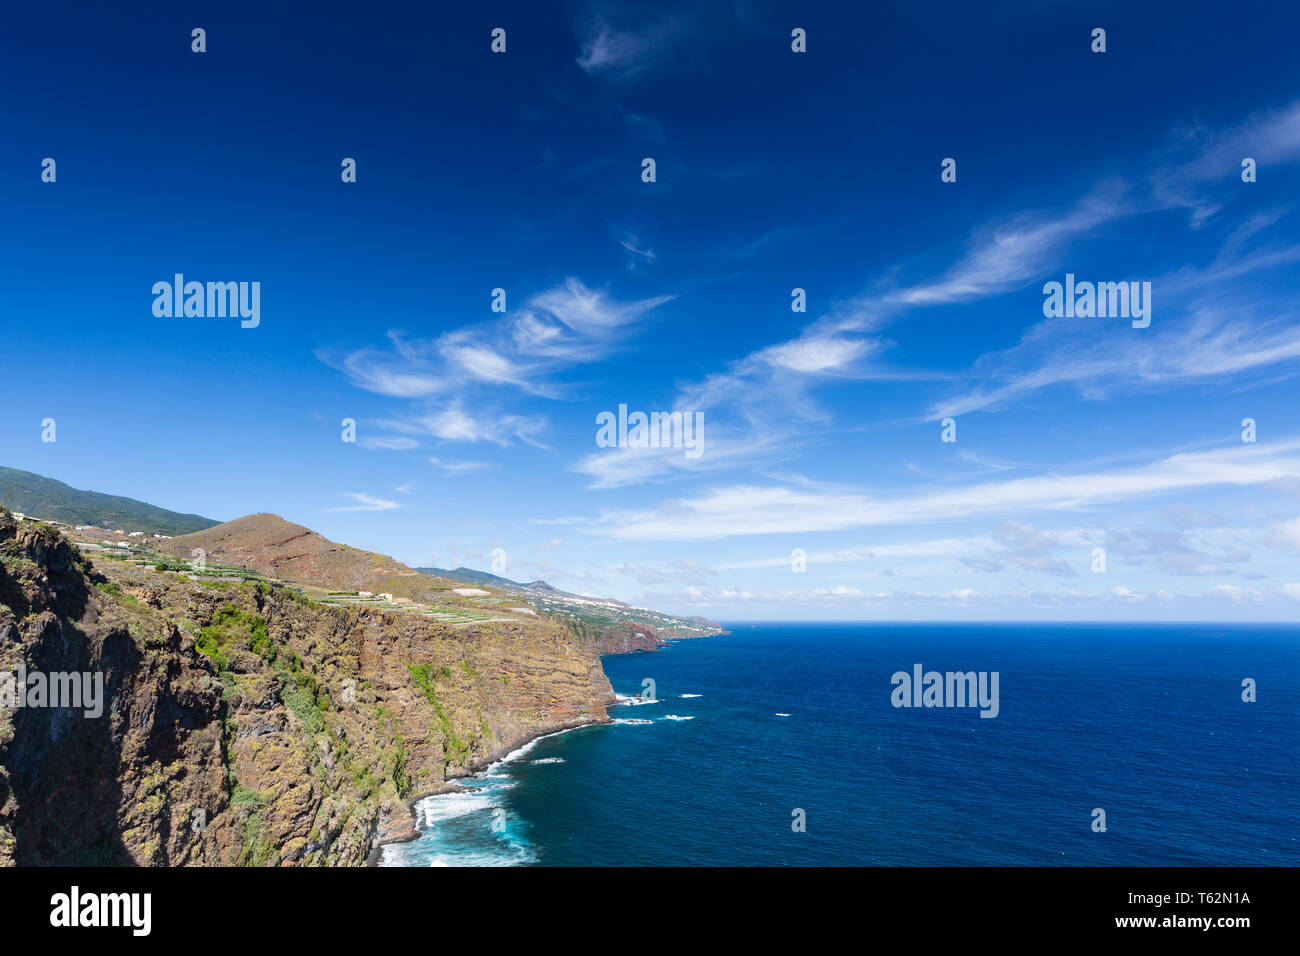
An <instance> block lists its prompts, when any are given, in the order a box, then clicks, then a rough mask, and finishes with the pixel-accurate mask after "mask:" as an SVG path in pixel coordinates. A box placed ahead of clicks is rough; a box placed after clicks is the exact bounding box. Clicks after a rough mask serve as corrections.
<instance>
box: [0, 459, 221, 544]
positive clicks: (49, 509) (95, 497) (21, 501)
mask: <svg viewBox="0 0 1300 956" xmlns="http://www.w3.org/2000/svg"><path fill="white" fill-rule="evenodd" d="M0 504H5V505H7V506H8V508H9V510H10V511H17V512H21V513H22V514H26V515H29V516H31V517H33V518H46V519H49V520H52V521H63V522H66V523H68V524H93V525H99V526H100V527H109V528H124V529H126V530H127V531H145V532H149V533H151V534H172V535H179V534H189V533H190V532H193V531H202V530H204V529H205V528H211V527H212V526H213V525H215V524H217V523H218V522H216V521H213V520H212V519H211V518H204V517H203V516H202V515H187V514H178V513H177V512H175V511H168V510H167V509H166V508H159V507H157V506H155V505H151V504H147V503H146V502H143V501H136V500H135V499H134V498H124V497H122V496H121V495H105V494H101V493H100V492H98V491H80V490H78V489H76V488H71V487H69V486H68V485H65V484H64V483H63V482H61V481H55V480H54V479H53V478H46V477H44V476H43V475H34V474H32V473H31V472H30V471H19V470H18V469H17V468H4V467H0Z"/></svg>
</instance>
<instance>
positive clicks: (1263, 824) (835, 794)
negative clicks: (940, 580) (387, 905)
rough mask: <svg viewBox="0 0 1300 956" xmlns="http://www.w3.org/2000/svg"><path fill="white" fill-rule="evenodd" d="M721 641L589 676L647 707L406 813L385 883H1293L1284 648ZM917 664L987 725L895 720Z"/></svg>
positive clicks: (1178, 628) (1294, 805)
mask: <svg viewBox="0 0 1300 956" xmlns="http://www.w3.org/2000/svg"><path fill="white" fill-rule="evenodd" d="M727 627H728V628H729V629H730V630H731V632H732V633H730V634H728V635H725V636H719V637H710V638H702V639H697V640H690V641H681V642H678V643H676V644H673V645H671V646H669V647H666V648H664V649H663V650H661V651H660V652H658V653H654V654H633V655H626V656H616V657H607V658H605V659H604V663H605V670H606V673H608V674H609V678H610V681H611V682H612V683H613V686H614V689H615V691H617V692H619V693H620V694H623V695H627V696H636V695H639V694H641V692H642V686H643V685H642V682H643V680H644V679H645V678H651V679H652V680H653V681H654V682H655V690H656V696H657V702H655V703H643V704H638V705H635V706H633V705H624V706H620V707H615V708H613V709H612V710H611V716H613V717H615V718H616V722H615V723H614V724H613V725H609V726H600V727H590V728H584V729H580V730H575V731H571V732H568V733H564V734H559V735H556V736H553V737H549V738H545V739H543V740H540V741H538V742H536V743H535V744H534V745H532V746H531V747H530V748H528V749H526V751H525V752H523V753H521V754H519V755H517V756H515V757H514V758H513V759H511V760H508V761H506V762H504V763H501V764H498V765H497V766H495V767H494V768H492V769H491V770H490V771H488V772H486V773H484V774H482V775H480V776H478V777H475V778H470V779H467V780H464V781H461V782H462V783H465V784H466V785H468V786H471V787H473V788H474V790H473V791H472V792H470V793H461V794H449V795H443V796H438V797H432V798H429V799H427V800H425V801H423V802H422V803H421V805H420V817H421V818H420V820H419V823H420V824H421V826H422V828H423V829H424V833H423V835H422V837H421V838H420V839H419V840H417V841H416V842H414V843H409V844H404V845H400V846H394V847H388V848H386V850H385V862H386V863H389V864H398V865H410V866H429V865H452V866H455V865H473V864H534V865H568V866H572V865H585V864H599V865H614V866H617V865H711V864H722V865H751V866H752V865H778V866H781V865H789V866H808V865H833V864H839V865H843V864H848V865H861V864H886V865H898V864H910V865H1030V866H1042V865H1047V866H1055V865H1079V866H1090V865H1171V866H1180V865H1211V866H1213V865H1280V864H1285V865H1291V866H1295V865H1297V864H1300V784H1298V783H1297V762H1298V761H1300V627H1291V626H1268V625H1263V626H1261V625H1221V624H1207V625H1181V624H1180V625H1151V626H1147V625H1132V624H1124V625H1077V624H1075V625H1041V624H1026V625H1020V624H1012V625H1007V624H989V625H969V624H962V625H947V624H942V625H940V624H923V625H907V624H852V625H835V624H830V625H820V624H817V625H810V624H730V625H727ZM915 664H921V665H922V666H923V668H924V670H926V671H930V670H935V671H940V672H947V671H976V672H980V671H983V672H993V671H996V672H998V674H999V685H998V702H999V712H998V715H997V716H996V717H994V718H981V717H980V716H979V709H978V708H975V707H968V708H957V707H932V708H926V707H920V708H896V707H894V706H893V705H892V703H891V694H892V693H893V691H894V685H893V684H892V683H891V675H893V674H894V673H895V672H898V671H905V672H908V673H909V674H910V673H911V671H912V669H913V665H915ZM1244 678H1252V679H1253V680H1254V681H1255V682H1256V694H1257V700H1256V701H1255V702H1253V703H1247V702H1244V701H1243V700H1242V691H1243V688H1242V681H1243V679H1244ZM783 714H786V715H788V716H780V715H783ZM1097 808H1100V809H1102V810H1104V811H1105V815H1106V818H1105V823H1106V830H1105V832H1094V830H1093V826H1094V815H1093V811H1094V809H1097ZM796 810H802V811H803V812H804V818H805V821H806V829H805V830H804V832H795V831H794V830H793V829H792V822H793V821H794V819H795V816H794V814H795V811H796Z"/></svg>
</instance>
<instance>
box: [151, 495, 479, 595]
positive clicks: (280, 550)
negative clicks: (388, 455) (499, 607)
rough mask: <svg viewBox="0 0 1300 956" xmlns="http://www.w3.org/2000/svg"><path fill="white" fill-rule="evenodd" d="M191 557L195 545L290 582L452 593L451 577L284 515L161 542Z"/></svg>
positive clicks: (209, 556) (214, 558) (218, 559)
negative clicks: (444, 577)
mask: <svg viewBox="0 0 1300 956" xmlns="http://www.w3.org/2000/svg"><path fill="white" fill-rule="evenodd" d="M158 547H159V549H160V550H162V551H163V552H164V553H166V554H169V555H171V556H172V557H174V558H177V559H179V560H182V561H189V560H191V557H192V555H193V552H194V550H195V549H199V550H201V551H203V552H204V554H205V555H206V560H207V561H208V562H210V563H218V564H225V565H233V566H236V567H245V568H252V569H253V570H255V571H260V572H262V573H263V574H266V575H269V576H271V577H275V578H279V579H280V580H284V581H294V582H299V583H305V584H312V585H315V586H317V587H321V588H329V589H333V590H338V591H372V592H375V593H381V592H387V593H391V594H393V595H395V596H400V597H408V598H421V597H425V598H427V597H430V596H431V595H432V594H433V592H435V591H444V592H445V591H447V590H449V589H450V588H452V587H453V586H454V585H453V584H452V582H450V581H445V580H441V579H439V578H430V577H429V576H427V575H422V574H420V573H419V572H418V571H415V570H413V569H411V568H408V567H407V566H406V565H404V564H402V563H400V562H398V561H395V560H393V559H392V558H390V557H387V556H386V555H382V554H375V553H373V552H371V551H362V550H361V549H360V548H353V547H349V546H348V545H346V544H337V543H336V542H333V541H331V540H329V539H328V538H326V537H324V536H323V535H320V534H317V533H316V532H315V531H312V530H311V529H309V528H304V527H303V526H302V525H300V524H294V523H293V522H291V521H285V520H284V519H283V518H281V517H280V516H279V515H273V514H254V515H246V516H244V517H243V518H236V519H235V520H234V521H227V522H225V523H224V524H219V525H216V526H215V527H212V528H208V529H206V530H204V531H198V532H195V533H194V534H187V535H183V536H181V537H179V538H173V539H172V540H170V541H165V542H162V543H161V544H159V545H158Z"/></svg>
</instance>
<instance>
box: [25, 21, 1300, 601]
mask: <svg viewBox="0 0 1300 956" xmlns="http://www.w3.org/2000/svg"><path fill="white" fill-rule="evenodd" d="M96 6H97V5H96ZM96 6H92V5H89V4H87V5H77V4H71V5H60V6H59V8H58V10H57V11H55V10H51V9H49V8H44V7H31V6H30V5H27V6H21V5H10V6H9V7H8V8H6V9H5V10H4V11H3V12H2V13H0V84H2V85H3V88H4V89H5V90H6V94H5V96H4V98H3V100H2V101H0V122H3V128H4V135H3V137H0V181H3V183H4V184H5V185H4V188H3V189H0V216H2V217H3V221H4V222H5V223H6V224H7V225H8V226H9V228H7V229H5V230H3V231H0V262H2V263H3V274H4V284H5V296H4V305H3V313H2V314H3V323H4V331H5V345H6V351H7V354H6V358H5V361H4V369H5V371H4V374H3V376H0V403H2V404H3V407H4V409H5V414H4V415H3V416H2V417H0V449H2V450H3V454H2V455H0V463H3V464H6V465H10V466H13V467H18V468H24V469H28V470H31V471H36V472H39V473H42V474H46V475H49V476H51V477H55V478H58V479H60V480H63V481H66V482H68V483H69V484H72V485H74V486H76V487H89V488H93V489H95V490H99V491H105V492H111V493H116V494H126V495H131V496H133V497H137V498H141V499H144V500H146V501H150V502H153V503H156V504H159V505H163V506H165V507H169V508H174V509H177V510H180V511H195V512H199V513H202V514H205V515H208V516H211V517H213V518H217V519H223V520H225V519H230V518H234V517H237V516H239V515H243V514H247V513H250V512H256V511H272V512H275V513H277V514H280V515H283V516H284V517H285V518H287V519H289V520H292V521H296V522H299V523H302V524H305V525H307V526H309V527H311V528H314V529H316V530H318V531H320V532H321V533H323V534H326V535H328V536H329V537H331V538H334V539H336V540H340V541H345V542H348V543H350V544H354V545H357V546H360V547H366V548H370V549H373V550H377V551H381V552H384V553H389V554H392V555H394V556H395V557H397V558H399V559H400V560H403V561H405V562H407V563H409V564H415V565H430V564H436V565H441V566H455V565H458V564H465V565H468V566H471V567H477V568H482V569H488V568H489V566H490V560H491V559H490V555H491V554H492V552H493V549H495V548H501V549H503V551H504V554H505V557H506V561H507V566H506V568H505V573H506V574H507V575H509V576H511V577H514V578H517V579H525V580H526V579H534V578H545V579H547V580H548V581H550V582H551V583H552V584H555V585H556V586H558V587H563V588H567V589H570V590H574V591H579V592H583V593H592V594H600V595H607V596H614V597H619V598H622V599H625V600H629V601H632V602H634V603H638V604H643V605H647V606H651V607H655V608H659V609H662V610H668V611H678V612H688V613H702V614H708V615H711V616H715V617H720V618H723V619H730V620H736V619H742V618H763V619H775V618H797V619H895V618H897V619H1010V618H1017V619H1019V618H1025V619H1059V620H1076V619H1078V620H1122V619H1155V620H1162V619H1169V620H1177V619H1200V620H1212V619H1213V620H1251V619H1259V620H1290V619H1294V616H1295V614H1296V612H1297V611H1298V610H1300V420H1297V416H1296V404H1297V403H1296V398H1297V397H1298V392H1297V387H1296V379H1295V376H1296V373H1297V371H1300V327H1298V326H1297V321H1296V319H1297V315H1296V306H1295V294H1296V291H1297V285H1300V282H1298V277H1300V232H1298V231H1297V215H1298V213H1297V210H1296V197H1297V196H1298V195H1300V191H1298V190H1297V186H1298V185H1300V79H1298V78H1297V75H1296V72H1295V69H1294V63H1295V57H1294V50H1293V38H1294V36H1295V34H1296V30H1297V28H1298V27H1300V13H1297V12H1296V10H1295V8H1294V6H1293V5H1288V4H1256V3H1250V2H1245V3H1237V4H1233V5H1232V7H1231V9H1230V10H1228V11H1226V12H1225V10H1224V9H1223V8H1222V6H1221V5H1212V4H1200V3H1184V4H1179V5H1178V6H1177V8H1176V11H1175V12H1169V11H1165V12H1162V11H1159V10H1154V9H1133V7H1134V5H1133V4H1128V3H1125V4H1089V5H1087V6H1086V7H1085V6H1084V5H1077V4H1067V3H993V4H988V5H983V4H982V5H979V6H978V9H976V8H975V7H974V5H965V4H963V5H957V4H952V5H940V6H939V7H938V8H935V7H932V6H925V7H917V6H916V5H915V4H906V3H898V4H874V5H871V6H870V7H865V6H863V5H860V4H858V5H848V4H843V5H835V6H826V7H825V8H821V7H820V6H819V8H818V9H817V10H816V11H813V12H808V11H806V10H804V9H802V8H801V6H800V5H793V4H776V3H770V4H768V3H760V2H733V3H703V4H701V3H690V4H668V3H654V4H630V3H624V4H617V5H614V4H601V3H571V4H549V3H548V4H493V5H490V6H479V5H475V9H467V10H464V11H462V12H457V11H447V10H443V9H438V10H436V11H435V10H432V9H430V8H429V5H425V4H384V3H378V4H371V5H367V6H364V7H360V8H354V7H352V6H348V7H346V8H344V7H339V8H333V7H332V6H331V4H328V3H326V4H317V5H313V7H312V8H311V9H307V10H297V11H295V12H293V13H292V14H289V13H284V12H275V11H267V10H265V9H262V7H263V6H264V5H261V4H239V3H235V4H221V5H211V6H210V5H206V4H137V5H132V7H131V9H129V10H121V9H102V8H100V9H97V8H96ZM194 27H203V28H204V29H205V30H206V31H207V52H205V53H201V54H200V53H193V52H191V49H190V45H191V33H190V31H191V30H192V29H193V28H194ZM495 27H502V28H504V29H505V30H506V31H507V33H506V36H507V49H506V53H504V54H494V53H492V52H491V50H490V43H491V36H490V33H491V31H492V29H493V28H495ZM795 27H801V28H803V29H805V30H806V31H807V52H806V53H794V52H792V51H791V48H790V42H791V41H790V34H791V30H792V29H794V28H795ZM1095 27H1102V28H1104V29H1106V31H1107V51H1106V52H1105V53H1093V52H1091V50H1090V45H1091V31H1092V30H1093V28H1095ZM45 157H52V158H54V159H55V160H56V162H57V181H56V182H54V183H44V182H41V178H40V172H41V168H40V164H41V160H42V159H43V158H45ZM344 157H352V158H355V159H356V161H357V173H358V175H357V182H355V183H343V182H341V180H340V163H341V161H342V159H343V158H344ZM646 157H652V158H654V160H655V162H656V181H655V182H653V183H646V182H643V181H642V177H641V170H642V160H643V159H644V158H646ZM946 157H952V158H954V159H956V161H957V181H956V182H953V183H945V182H941V181H940V163H941V161H942V160H943V159H944V158H946ZM1245 157H1251V158H1253V159H1255V160H1256V162H1257V167H1258V177H1257V181H1256V182H1253V183H1243V182H1242V179H1241V161H1242V159H1243V158H1245ZM175 273H183V274H184V275H185V276H186V278H187V280H198V281H258V282H260V283H261V290H262V291H261V321H260V324H259V325H258V327H257V328H255V329H242V328H240V323H239V321H238V320H232V319H228V318H196V317H190V318H158V317H156V316H155V315H154V314H153V310H152V304H153V295H152V293H151V288H152V286H153V284H154V283H155V282H158V281H163V280H168V281H169V280H170V279H171V278H172V276H173V275H174V274H175ZM1066 273H1073V274H1074V275H1076V276H1077V277H1078V279H1079V280H1081V281H1082V280H1090V281H1108V282H1120V281H1124V282H1127V281H1142V282H1147V281H1149V282H1150V283H1151V289H1152V293H1151V302H1152V314H1151V318H1152V321H1151V324H1150V326H1149V327H1148V328H1144V329H1138V328H1133V327H1132V325H1131V323H1130V322H1129V321H1128V320H1127V319H1124V318H1052V319H1049V318H1045V316H1044V312H1043V300H1044V294H1043V286H1044V284H1045V283H1047V282H1052V281H1058V282H1062V281H1064V277H1065V275H1066ZM496 288H502V289H504V290H505V291H506V305H507V310H506V312H504V313H496V312H493V311H492V310H491V303H492V290H493V289H496ZM795 288H802V289H805V290H806V293H807V311H806V312H804V313H795V312H793V311H792V310H791V291H792V290H793V289H795ZM620 404H623V405H626V406H628V408H629V409H630V410H632V411H638V410H639V411H644V412H647V413H649V412H653V411H671V410H679V411H684V412H691V413H700V414H702V415H703V420H704V440H703V453H702V454H701V455H700V456H699V457H698V458H688V457H687V456H686V455H685V454H684V453H683V450H682V449H680V448H676V449H673V448H669V449H639V448H604V447H600V446H598V444H597V442H596V435H597V427H596V416H597V415H598V414H600V413H601V412H605V411H613V412H616V411H617V409H618V407H619V405H620ZM948 417H951V418H953V419H954V420H955V421H956V423H957V425H956V435H957V440H956V441H955V442H943V441H941V426H940V422H941V420H942V419H944V418H948ZM45 418H53V419H55V421H56V423H57V441H55V442H54V443H45V442H42V441H41V421H42V419H45ZM344 418H352V419H355V421H356V422H357V438H358V440H357V441H356V442H355V443H347V442H344V441H342V440H341V432H342V429H341V426H340V423H341V421H342V420H343V419H344ZM1245 418H1252V419H1254V420H1255V422H1256V428H1257V441H1255V442H1253V443H1246V442H1243V441H1242V426H1241V422H1242V420H1243V419H1245ZM1097 548H1104V549H1105V553H1106V569H1105V571H1104V572H1095V571H1093V570H1092V566H1093V562H1094V557H1093V556H1094V551H1095V549H1097ZM796 549H800V550H801V551H802V553H803V555H804V567H805V569H804V570H802V571H796V570H794V565H795V561H794V560H793V557H792V556H793V555H795V553H796Z"/></svg>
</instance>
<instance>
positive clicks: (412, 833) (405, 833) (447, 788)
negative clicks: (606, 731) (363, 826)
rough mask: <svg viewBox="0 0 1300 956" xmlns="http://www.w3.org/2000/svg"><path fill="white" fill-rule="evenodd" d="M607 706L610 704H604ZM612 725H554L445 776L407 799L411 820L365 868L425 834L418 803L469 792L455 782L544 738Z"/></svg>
mask: <svg viewBox="0 0 1300 956" xmlns="http://www.w3.org/2000/svg"><path fill="white" fill-rule="evenodd" d="M614 703H617V700H615V701H614ZM606 706H611V705H610V704H607V705H606ZM613 722H614V721H613V718H611V717H609V716H608V715H605V716H604V717H598V718H597V717H593V718H588V719H585V720H575V721H570V722H568V723H564V724H556V725H553V726H551V727H548V728H546V729H544V730H541V731H540V732H538V733H536V734H532V735H530V736H525V737H523V738H522V739H521V740H519V741H517V742H513V743H511V744H506V745H504V746H503V747H502V748H501V750H500V751H498V755H497V756H493V757H489V758H486V759H484V760H483V761H482V762H481V763H480V764H471V765H470V766H469V767H467V768H465V769H464V771H463V772H458V773H456V774H455V775H454V776H451V777H448V778H447V779H446V780H444V781H443V782H442V784H440V785H439V786H437V787H434V788H432V789H430V790H424V791H421V792H419V793H417V794H414V795H413V796H411V797H408V798H407V800H406V812H407V813H408V814H410V817H411V825H410V827H409V828H408V829H406V830H402V831H399V832H397V833H394V834H393V835H392V836H388V837H385V838H384V839H383V840H382V841H381V840H376V841H375V844H374V845H373V846H372V847H371V848H370V852H369V853H368V854H367V855H366V862H365V866H367V867H371V866H374V867H378V866H380V865H381V861H382V860H383V858H384V847H386V846H399V845H401V844H403V843H413V842H415V841H416V840H418V839H420V837H421V836H422V835H423V833H424V831H423V830H422V829H420V827H419V826H418V825H417V824H418V822H419V817H418V816H417V814H416V810H415V805H416V804H417V803H419V802H420V801H421V800H424V799H427V798H428V797H437V796H441V795H442V794H446V793H463V792H466V791H469V790H472V789H473V788H472V787H466V786H463V785H462V784H460V783H457V781H459V780H465V779H467V778H469V777H477V776H479V775H480V774H484V773H487V772H488V771H490V770H493V769H495V768H496V767H499V766H501V765H502V764H507V763H510V762H511V761H514V760H518V759H519V758H520V757H522V756H523V755H524V754H526V753H528V751H530V750H531V749H532V748H533V746H534V745H535V744H537V743H538V742H539V741H542V740H545V739H546V738H547V737H558V736H559V735H560V734H567V733H569V731H572V730H581V729H582V728H584V727H603V726H606V725H608V724H612V723H613Z"/></svg>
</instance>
